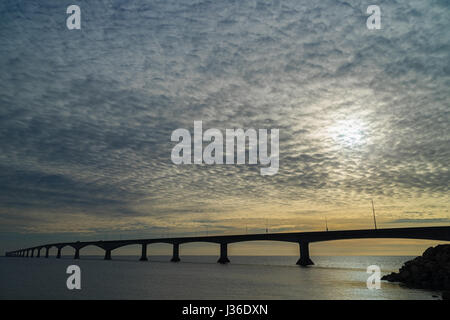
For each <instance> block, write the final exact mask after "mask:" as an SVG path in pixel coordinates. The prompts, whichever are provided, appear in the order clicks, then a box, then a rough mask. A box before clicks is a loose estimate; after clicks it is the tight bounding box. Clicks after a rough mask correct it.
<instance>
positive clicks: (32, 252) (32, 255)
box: [31, 249, 34, 258]
mask: <svg viewBox="0 0 450 320" xmlns="http://www.w3.org/2000/svg"><path fill="white" fill-rule="evenodd" d="M33 257H34V249H31V258H33Z"/></svg>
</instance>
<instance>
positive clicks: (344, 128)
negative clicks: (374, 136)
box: [328, 119, 365, 147]
mask: <svg viewBox="0 0 450 320" xmlns="http://www.w3.org/2000/svg"><path fill="white" fill-rule="evenodd" d="M328 133H329V134H330V136H331V138H332V139H333V140H334V141H335V142H336V143H338V144H340V145H343V146H346V147H354V146H358V145H361V144H363V143H364V142H365V126H364V123H363V122H362V121H359V120H353V119H352V120H340V121H337V122H336V123H335V124H334V125H332V126H331V127H329V129H328Z"/></svg>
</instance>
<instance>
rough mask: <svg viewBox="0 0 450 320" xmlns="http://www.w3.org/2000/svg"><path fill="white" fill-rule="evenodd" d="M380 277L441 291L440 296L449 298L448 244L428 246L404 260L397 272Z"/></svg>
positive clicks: (449, 258) (449, 264)
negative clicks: (416, 255)
mask: <svg viewBox="0 0 450 320" xmlns="http://www.w3.org/2000/svg"><path fill="white" fill-rule="evenodd" d="M381 279H382V280H387V281H390V282H401V283H404V284H405V285H407V286H408V287H411V288H420V289H431V290H439V291H443V293H442V298H443V299H450V294H449V293H450V245H449V244H445V245H438V246H436V247H430V248H428V249H427V250H425V251H424V253H423V254H422V255H421V256H419V257H416V258H414V259H413V260H410V261H407V262H405V264H404V265H403V266H402V267H401V268H400V270H399V272H392V273H391V274H388V275H385V276H383V277H382V278H381Z"/></svg>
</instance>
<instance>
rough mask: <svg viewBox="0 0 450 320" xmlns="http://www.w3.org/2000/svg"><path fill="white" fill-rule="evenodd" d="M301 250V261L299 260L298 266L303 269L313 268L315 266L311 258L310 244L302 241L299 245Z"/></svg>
mask: <svg viewBox="0 0 450 320" xmlns="http://www.w3.org/2000/svg"><path fill="white" fill-rule="evenodd" d="M298 246H299V249H300V259H298V261H297V264H298V265H299V266H302V267H306V266H311V265H313V264H314V262H312V260H311V258H310V257H309V242H306V241H301V242H299V243H298Z"/></svg>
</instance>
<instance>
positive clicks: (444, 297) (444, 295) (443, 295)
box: [442, 291, 450, 300]
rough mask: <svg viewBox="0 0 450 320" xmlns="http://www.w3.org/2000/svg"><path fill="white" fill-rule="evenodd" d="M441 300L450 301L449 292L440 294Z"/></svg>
mask: <svg viewBox="0 0 450 320" xmlns="http://www.w3.org/2000/svg"><path fill="white" fill-rule="evenodd" d="M442 300H450V291H444V292H442Z"/></svg>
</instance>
